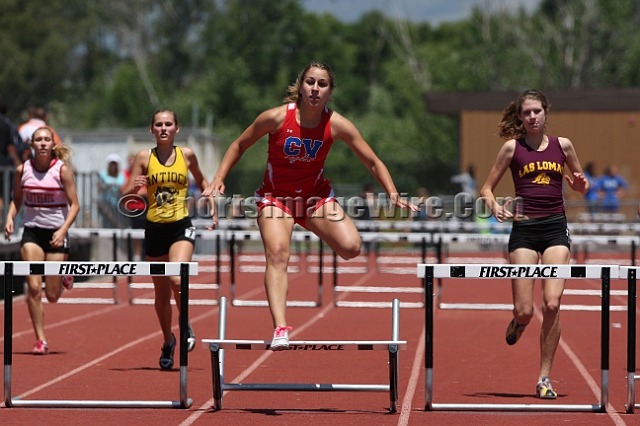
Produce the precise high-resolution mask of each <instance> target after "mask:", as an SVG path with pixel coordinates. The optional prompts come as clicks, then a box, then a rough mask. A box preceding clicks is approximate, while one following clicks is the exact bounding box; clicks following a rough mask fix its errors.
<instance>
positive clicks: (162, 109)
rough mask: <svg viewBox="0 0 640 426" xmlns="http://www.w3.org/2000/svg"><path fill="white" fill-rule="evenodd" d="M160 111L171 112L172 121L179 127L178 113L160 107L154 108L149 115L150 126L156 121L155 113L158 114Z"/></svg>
mask: <svg viewBox="0 0 640 426" xmlns="http://www.w3.org/2000/svg"><path fill="white" fill-rule="evenodd" d="M161 112H169V113H171V114H173V121H175V122H176V127H180V121H179V120H178V114H176V113H175V112H173V111H172V110H170V109H168V108H160V109H158V110H156V112H154V113H153V115H152V116H151V126H150V127H153V122H154V121H156V115H158V114H160V113H161Z"/></svg>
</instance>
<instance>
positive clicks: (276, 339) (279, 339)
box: [269, 325, 293, 351]
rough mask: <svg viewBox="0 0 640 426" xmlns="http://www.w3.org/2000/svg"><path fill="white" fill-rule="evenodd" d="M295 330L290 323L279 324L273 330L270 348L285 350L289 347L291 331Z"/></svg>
mask: <svg viewBox="0 0 640 426" xmlns="http://www.w3.org/2000/svg"><path fill="white" fill-rule="evenodd" d="M291 330H293V327H289V326H288V325H279V326H277V327H276V329H275V330H274V331H273V340H271V344H270V345H269V349H271V350H272V351H284V350H287V349H289V332H290V331H291Z"/></svg>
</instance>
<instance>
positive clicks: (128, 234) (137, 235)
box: [114, 229, 221, 306]
mask: <svg viewBox="0 0 640 426" xmlns="http://www.w3.org/2000/svg"><path fill="white" fill-rule="evenodd" d="M208 233H210V231H202V230H197V231H196V239H198V238H202V236H203V235H205V236H206V235H207V234H208ZM122 236H123V238H126V240H127V256H128V258H129V261H132V260H133V243H132V241H133V240H134V239H137V240H142V239H144V229H123V230H122ZM213 238H215V239H216V255H217V256H216V262H217V266H215V267H213V271H214V272H216V283H213V284H189V290H208V291H214V292H215V296H214V297H213V298H211V299H205V298H201V297H198V298H194V297H190V298H189V305H192V306H215V305H217V304H218V299H219V297H220V285H219V284H220V269H221V268H220V234H214V235H213ZM114 256H115V252H114ZM114 260H116V259H115V258H114ZM209 268H210V267H209ZM209 268H207V267H204V268H203V267H198V272H200V273H202V272H211V269H209ZM207 269H208V270H207ZM153 288H154V285H153V283H148V282H147V283H134V282H133V280H132V276H131V275H129V276H127V292H128V295H129V304H130V305H153V304H154V303H155V299H154V298H152V297H136V296H135V294H134V290H150V289H153ZM171 304H172V305H175V304H176V303H175V301H174V300H171Z"/></svg>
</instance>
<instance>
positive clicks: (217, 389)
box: [209, 296, 227, 410]
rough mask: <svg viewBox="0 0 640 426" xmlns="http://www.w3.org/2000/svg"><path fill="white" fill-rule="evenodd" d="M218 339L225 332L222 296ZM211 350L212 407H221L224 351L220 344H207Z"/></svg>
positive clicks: (224, 307)
mask: <svg viewBox="0 0 640 426" xmlns="http://www.w3.org/2000/svg"><path fill="white" fill-rule="evenodd" d="M218 306H219V308H220V310H219V311H218V339H220V340H224V339H225V338H226V334H227V298H226V297H224V296H222V297H221V298H220V303H218ZM209 350H210V351H211V372H212V373H211V379H212V386H213V408H214V410H221V409H222V395H223V394H222V386H223V383H224V351H223V350H221V349H220V345H218V344H213V343H212V344H211V345H209Z"/></svg>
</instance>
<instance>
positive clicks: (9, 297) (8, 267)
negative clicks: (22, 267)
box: [2, 263, 13, 407]
mask: <svg viewBox="0 0 640 426" xmlns="http://www.w3.org/2000/svg"><path fill="white" fill-rule="evenodd" d="M2 281H3V284H4V285H3V287H4V405H5V407H11V364H12V353H13V347H12V346H13V322H12V321H13V263H5V265H4V275H3V276H2Z"/></svg>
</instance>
